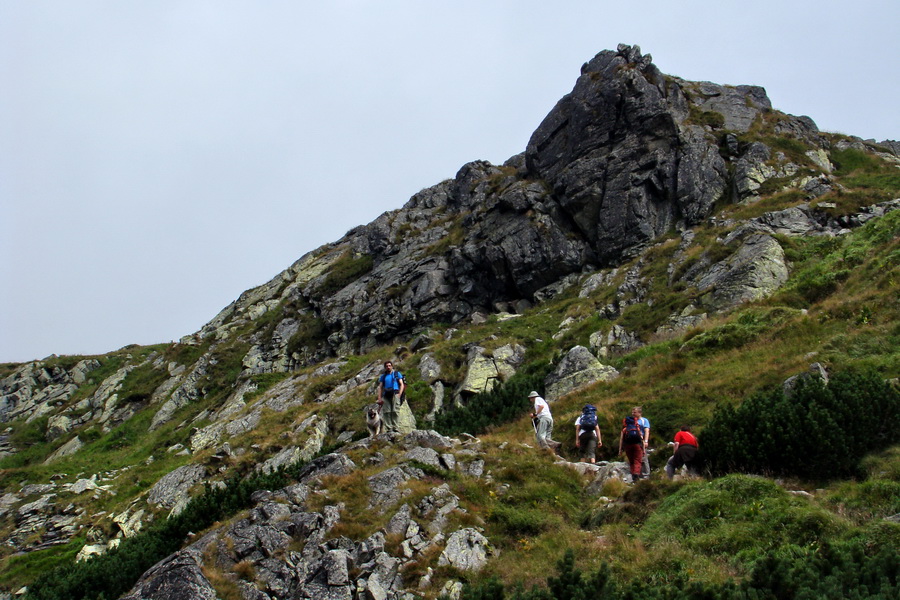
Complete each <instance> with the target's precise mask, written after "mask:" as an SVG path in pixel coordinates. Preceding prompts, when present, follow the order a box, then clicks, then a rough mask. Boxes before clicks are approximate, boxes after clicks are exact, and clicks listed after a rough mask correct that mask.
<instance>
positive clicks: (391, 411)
mask: <svg viewBox="0 0 900 600" xmlns="http://www.w3.org/2000/svg"><path fill="white" fill-rule="evenodd" d="M405 393H406V382H404V381H403V373H401V372H400V371H395V370H394V364H393V363H392V362H391V361H387V362H385V363H384V372H383V373H382V374H381V375H380V376H379V377H378V400H377V403H378V406H380V407H381V420H382V421H384V430H385V431H388V432H390V431H399V428H398V426H397V413H398V412H399V409H400V404H401V403H402V402H403V397H404V394H405Z"/></svg>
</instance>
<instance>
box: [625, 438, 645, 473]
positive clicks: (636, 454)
mask: <svg viewBox="0 0 900 600" xmlns="http://www.w3.org/2000/svg"><path fill="white" fill-rule="evenodd" d="M625 456H627V457H628V463H629V465H630V467H631V474H632V475H640V474H641V463H642V462H643V461H644V444H625Z"/></svg>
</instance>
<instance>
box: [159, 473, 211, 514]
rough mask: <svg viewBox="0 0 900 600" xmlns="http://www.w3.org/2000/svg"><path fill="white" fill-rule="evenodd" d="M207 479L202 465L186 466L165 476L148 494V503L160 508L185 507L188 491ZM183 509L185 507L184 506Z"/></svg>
mask: <svg viewBox="0 0 900 600" xmlns="http://www.w3.org/2000/svg"><path fill="white" fill-rule="evenodd" d="M205 478H206V468H205V467H203V466H202V465H185V466H183V467H178V468H177V469H175V470H173V471H171V472H169V473H167V474H166V475H163V477H162V478H160V480H159V481H157V482H156V484H154V486H153V487H152V488H150V491H149V492H148V493H147V502H148V503H149V504H151V505H153V506H157V507H160V508H169V509H174V508H175V507H176V506H179V505H183V503H184V501H185V500H186V499H187V497H188V491H189V490H190V489H191V488H192V487H193V486H194V485H196V484H197V483H199V482H200V481H202V480H203V479H205ZM182 507H183V506H182Z"/></svg>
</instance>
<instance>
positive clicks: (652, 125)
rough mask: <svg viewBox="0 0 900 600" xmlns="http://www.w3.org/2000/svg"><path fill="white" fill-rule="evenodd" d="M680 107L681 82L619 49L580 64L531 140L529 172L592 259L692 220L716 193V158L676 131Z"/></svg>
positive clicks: (720, 187) (700, 141) (720, 182)
mask: <svg viewBox="0 0 900 600" xmlns="http://www.w3.org/2000/svg"><path fill="white" fill-rule="evenodd" d="M687 114H688V101H687V98H686V97H685V95H684V93H683V91H682V89H681V86H680V85H678V83H677V82H675V81H673V80H670V79H667V78H666V77H664V76H663V75H662V74H661V73H660V72H659V70H658V69H657V68H656V67H655V66H653V64H652V62H650V60H649V55H648V56H642V55H641V54H640V49H639V48H637V47H636V46H635V47H628V46H620V48H619V50H618V51H617V52H613V51H605V52H601V53H600V54H598V55H597V56H596V57H594V59H593V60H591V61H590V62H588V63H587V64H585V65H584V66H583V67H582V70H581V76H580V77H579V78H578V81H577V82H576V84H575V88H574V89H573V90H572V92H571V93H569V94H568V95H567V96H565V97H564V98H563V99H562V100H560V101H559V102H558V103H557V105H556V107H555V108H554V109H553V110H552V111H551V112H550V114H549V115H548V116H547V117H546V119H544V122H543V123H541V125H540V126H539V127H538V129H537V131H535V133H534V135H533V136H532V137H531V140H530V141H529V143H528V149H527V151H526V163H527V165H528V171H529V173H531V174H533V175H535V176H538V177H540V178H542V179H544V180H545V181H547V182H548V183H549V185H550V187H551V189H552V190H553V194H554V196H555V197H556V198H558V200H559V204H560V206H561V208H562V210H563V211H565V213H566V215H567V216H569V217H570V218H571V219H572V220H573V222H574V223H575V224H576V226H577V228H578V230H579V231H580V232H581V233H582V234H583V235H584V237H585V238H586V239H587V240H588V241H589V243H590V245H591V248H592V249H593V250H594V251H595V252H596V253H597V255H598V257H599V259H600V263H601V264H608V263H611V262H612V261H614V260H616V259H618V258H620V257H621V256H623V255H624V254H625V253H626V251H627V250H629V249H631V248H634V247H637V246H641V245H643V244H646V243H647V242H649V241H650V240H651V239H652V238H654V237H655V236H657V235H659V234H660V233H662V232H664V231H666V230H668V229H669V228H671V227H672V226H673V225H674V224H675V223H676V222H678V221H685V222H687V223H688V224H692V223H696V222H698V221H699V220H700V219H702V218H703V217H705V216H706V215H708V214H709V211H710V210H711V208H712V204H713V202H714V201H715V200H716V198H717V197H718V196H719V195H721V193H722V192H723V191H724V190H725V186H726V169H725V163H724V160H723V159H722V158H721V157H719V156H718V149H717V148H716V146H715V144H714V143H712V142H711V141H709V140H707V139H706V138H705V137H704V136H702V135H698V134H697V133H696V132H693V131H691V130H689V129H682V127H681V123H682V122H683V121H684V119H685V118H686V116H687Z"/></svg>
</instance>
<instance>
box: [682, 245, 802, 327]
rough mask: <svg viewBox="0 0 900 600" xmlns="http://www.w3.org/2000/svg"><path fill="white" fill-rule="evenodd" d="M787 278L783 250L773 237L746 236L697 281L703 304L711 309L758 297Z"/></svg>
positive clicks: (716, 309)
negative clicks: (736, 247) (731, 251)
mask: <svg viewBox="0 0 900 600" xmlns="http://www.w3.org/2000/svg"><path fill="white" fill-rule="evenodd" d="M787 278H788V268H787V264H786V261H785V257H784V250H783V249H782V247H781V245H780V244H779V243H778V242H777V241H776V240H775V238H773V237H772V236H769V235H766V234H762V233H756V234H751V235H749V236H748V237H747V238H746V239H745V240H744V241H743V243H741V245H740V246H739V247H738V249H737V250H736V251H735V252H734V253H733V254H732V255H731V256H729V257H728V258H726V259H724V260H722V261H720V262H718V263H716V264H714V265H712V266H711V267H710V268H709V269H708V270H706V271H705V272H704V273H703V274H702V275H701V276H700V277H699V279H698V280H697V282H696V285H697V288H698V289H699V290H700V292H702V293H703V296H702V297H701V302H702V303H703V306H704V307H706V308H708V309H710V310H714V311H723V310H727V309H729V308H733V307H735V306H738V305H739V304H742V303H744V302H750V301H752V300H760V299H762V298H766V297H767V296H769V295H771V294H772V293H774V292H775V291H776V290H777V289H778V288H780V287H781V286H782V285H783V284H784V282H785V281H787Z"/></svg>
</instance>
